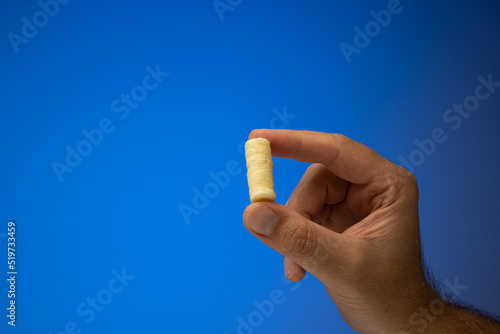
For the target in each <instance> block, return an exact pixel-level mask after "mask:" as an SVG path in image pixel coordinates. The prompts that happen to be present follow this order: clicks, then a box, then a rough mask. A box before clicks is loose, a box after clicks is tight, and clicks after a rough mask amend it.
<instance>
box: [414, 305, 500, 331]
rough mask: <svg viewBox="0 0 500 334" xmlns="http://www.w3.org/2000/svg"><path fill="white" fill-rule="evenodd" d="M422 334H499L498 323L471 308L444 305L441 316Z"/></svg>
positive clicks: (499, 324)
mask: <svg viewBox="0 0 500 334" xmlns="http://www.w3.org/2000/svg"><path fill="white" fill-rule="evenodd" d="M423 333H456V334H462V333H463V334H469V333H470V334H472V333H474V334H483V333H484V334H500V323H499V322H498V321H497V320H496V319H494V318H493V317H492V316H490V315H488V314H483V313H482V312H480V311H479V310H476V309H474V308H472V307H461V306H455V305H450V304H445V309H444V312H443V314H442V316H437V317H436V321H434V322H432V323H429V329H428V330H427V331H424V332H423Z"/></svg>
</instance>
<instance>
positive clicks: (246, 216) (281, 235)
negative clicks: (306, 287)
mask: <svg viewBox="0 0 500 334" xmlns="http://www.w3.org/2000/svg"><path fill="white" fill-rule="evenodd" d="M243 222H244V224H245V227H246V228H247V229H248V230H249V231H250V233H252V234H253V235H254V236H255V237H257V238H258V239H259V240H261V241H262V242H263V243H265V244H266V245H268V246H269V247H271V248H272V249H274V250H276V251H278V252H280V253H281V254H283V255H285V256H287V257H289V258H290V259H292V260H293V261H295V262H296V263H297V264H299V265H300V266H301V267H302V268H304V269H305V270H307V271H308V272H310V273H311V274H313V275H314V276H316V277H317V278H318V279H320V280H321V281H323V282H326V281H329V280H330V279H331V277H332V274H334V275H335V273H336V272H337V271H339V268H342V265H341V263H340V260H341V258H342V253H344V252H342V251H341V250H342V249H343V248H344V247H343V244H345V240H344V239H345V236H343V235H341V234H338V233H336V232H333V231H331V230H329V229H327V228H325V227H323V226H321V225H318V224H316V223H314V222H312V221H310V220H308V219H306V218H304V217H303V216H302V215H300V214H299V213H297V212H295V211H294V210H292V209H290V208H287V207H286V206H283V205H280V204H277V203H270V202H259V203H254V204H251V205H249V206H248V207H247V208H246V209H245V212H244V213H243ZM346 260H347V259H345V258H344V259H343V261H346Z"/></svg>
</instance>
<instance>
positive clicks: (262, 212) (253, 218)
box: [247, 205, 278, 237]
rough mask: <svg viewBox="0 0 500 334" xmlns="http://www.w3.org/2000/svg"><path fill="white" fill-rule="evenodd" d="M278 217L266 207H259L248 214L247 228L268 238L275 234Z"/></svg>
mask: <svg viewBox="0 0 500 334" xmlns="http://www.w3.org/2000/svg"><path fill="white" fill-rule="evenodd" d="M277 221H278V215H277V214H276V212H274V211H273V210H271V209H269V208H268V207H267V206H265V205H259V206H256V207H253V208H252V209H250V211H249V212H248V213H247V226H248V228H249V229H251V230H252V231H254V232H255V233H259V234H262V235H264V236H266V237H268V236H270V235H271V233H273V230H274V227H275V226H276V222H277Z"/></svg>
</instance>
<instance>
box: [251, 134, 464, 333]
mask: <svg viewBox="0 0 500 334" xmlns="http://www.w3.org/2000/svg"><path fill="white" fill-rule="evenodd" d="M256 137H263V138H266V139H268V140H269V142H270V143H271V149H272V153H273V156H275V157H281V158H290V159H294V160H298V161H303V162H311V163H314V164H313V165H311V166H310V167H309V168H308V169H307V171H306V173H305V174H304V176H303V177H302V180H301V181H300V183H299V184H298V185H297V187H296V188H295V190H294V192H293V193H292V195H291V196H290V198H289V200H288V203H287V205H286V206H283V205H280V204H276V203H269V202H260V203H254V204H251V205H250V206H248V207H247V208H246V210H245V212H244V215H243V220H244V223H245V226H246V227H247V229H248V230H249V231H250V232H251V233H252V234H253V235H254V236H255V237H257V238H258V239H260V240H261V241H262V242H263V243H265V244H266V245H268V246H269V247H271V248H273V249H275V250H276V251H278V252H280V253H281V254H283V255H284V262H285V276H286V277H287V278H288V279H289V280H291V281H299V280H301V279H302V278H303V277H304V275H305V273H306V271H309V272H310V273H311V274H313V275H314V276H316V277H317V278H318V279H319V280H320V281H321V282H323V283H324V285H325V287H326V290H327V292H328V294H329V295H330V297H331V299H332V300H333V302H334V303H335V304H336V305H337V308H338V310H339V312H340V314H341V315H342V317H343V318H344V320H345V321H346V322H347V323H348V324H349V325H350V326H351V327H352V328H353V329H355V330H356V331H359V332H361V333H384V334H387V333H413V332H416V330H417V329H418V330H419V332H421V329H422V328H415V327H412V326H411V322H410V321H409V319H411V316H412V314H414V313H415V312H417V311H418V310H419V308H422V309H425V310H428V309H429V307H442V308H443V311H442V315H443V317H442V319H439V320H436V321H435V323H432V324H429V326H428V328H427V326H426V328H425V330H429V333H441V332H442V333H447V332H448V331H433V330H431V329H432V328H434V329H435V330H438V329H439V330H441V329H442V330H445V328H448V327H446V326H445V325H444V324H443V321H445V320H444V319H447V320H446V321H449V319H450V316H451V315H452V314H453V313H456V312H458V311H456V310H455V309H453V308H452V307H451V306H449V305H447V304H446V305H445V303H444V302H443V301H442V300H441V299H440V298H439V296H438V294H437V293H436V292H435V291H434V290H433V289H432V288H431V286H430V285H429V284H428V282H427V280H426V277H425V274H424V269H423V266H422V258H421V245H420V230H419V218H418V187H417V183H416V180H415V178H414V176H413V175H412V174H411V173H410V172H408V171H406V170H405V169H403V168H401V167H399V166H397V165H395V164H393V163H391V162H390V161H388V160H386V159H384V158H383V157H381V156H380V155H378V154H377V153H375V152H374V151H373V150H371V149H369V148H368V147H366V146H363V145H361V144H360V143H357V142H355V141H353V140H351V139H349V138H347V137H345V136H342V135H338V134H327V133H318V132H310V131H291V130H254V131H252V133H251V134H250V136H249V138H256ZM433 304H436V305H433ZM445 308H446V312H445V311H444V309H445ZM453 326H455V325H453ZM453 328H455V327H453ZM451 332H453V333H459V331H453V329H452V331H451ZM451 332H450V333H451Z"/></svg>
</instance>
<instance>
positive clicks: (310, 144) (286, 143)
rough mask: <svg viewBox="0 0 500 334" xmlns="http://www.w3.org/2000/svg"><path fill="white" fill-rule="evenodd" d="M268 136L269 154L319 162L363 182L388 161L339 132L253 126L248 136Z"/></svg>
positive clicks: (336, 173)
mask: <svg viewBox="0 0 500 334" xmlns="http://www.w3.org/2000/svg"><path fill="white" fill-rule="evenodd" d="M257 137H262V138H266V139H267V140H269V142H270V143H271V150H272V153H273V156H275V157H279V158H289V159H293V160H297V161H302V162H311V163H321V164H323V165H325V166H326V167H327V168H328V169H329V170H330V171H331V172H332V173H334V174H335V175H337V176H339V177H341V178H342V179H344V180H346V181H348V182H352V183H357V184H366V183H369V182H370V180H371V179H372V178H373V177H375V176H376V175H380V174H381V173H382V171H383V169H384V168H385V167H386V166H387V164H390V162H389V161H388V160H386V159H384V158H383V157H382V156H380V155H379V154H377V153H376V152H375V151H373V150H372V149H370V148H368V147H366V146H364V145H362V144H360V143H358V142H356V141H354V140H352V139H350V138H348V137H346V136H343V135H339V134H334V133H323V132H314V131H295V130H270V129H257V130H253V131H252V132H251V133H250V135H249V137H248V138H249V139H251V138H257Z"/></svg>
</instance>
